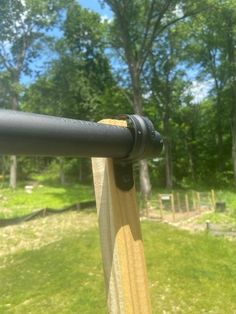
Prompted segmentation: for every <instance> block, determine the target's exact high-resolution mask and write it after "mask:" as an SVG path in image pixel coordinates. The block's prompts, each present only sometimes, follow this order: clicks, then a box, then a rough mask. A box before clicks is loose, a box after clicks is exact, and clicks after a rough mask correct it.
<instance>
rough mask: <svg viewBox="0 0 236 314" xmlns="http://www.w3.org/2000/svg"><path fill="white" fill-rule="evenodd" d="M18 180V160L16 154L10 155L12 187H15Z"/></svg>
mask: <svg viewBox="0 0 236 314" xmlns="http://www.w3.org/2000/svg"><path fill="white" fill-rule="evenodd" d="M16 182H17V160H16V156H10V187H11V188H13V189H15V188H16Z"/></svg>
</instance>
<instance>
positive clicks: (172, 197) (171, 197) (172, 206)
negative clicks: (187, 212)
mask: <svg viewBox="0 0 236 314" xmlns="http://www.w3.org/2000/svg"><path fill="white" fill-rule="evenodd" d="M170 201H171V210H172V217H173V221H175V201H174V195H173V193H172V194H170Z"/></svg>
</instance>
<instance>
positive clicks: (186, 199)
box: [185, 193, 189, 213]
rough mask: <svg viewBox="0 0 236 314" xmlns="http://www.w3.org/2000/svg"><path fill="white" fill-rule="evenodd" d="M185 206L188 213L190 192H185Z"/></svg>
mask: <svg viewBox="0 0 236 314" xmlns="http://www.w3.org/2000/svg"><path fill="white" fill-rule="evenodd" d="M185 207H186V211H187V213H189V200H188V194H187V193H186V194H185Z"/></svg>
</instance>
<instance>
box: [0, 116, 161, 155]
mask: <svg viewBox="0 0 236 314" xmlns="http://www.w3.org/2000/svg"><path fill="white" fill-rule="evenodd" d="M130 117H133V118H130ZM125 118H126V119H127V120H129V121H131V123H129V124H130V125H129V127H128V128H123V127H118V126H111V125H105V124H100V123H95V122H87V121H80V120H73V119H66V118H58V117H52V116H46V115H39V114H33V113H23V112H19V111H11V110H0V154H1V155H11V154H12V155H43V156H81V157H112V158H128V159H129V158H130V159H136V158H139V157H142V156H141V155H143V154H144V153H145V149H144V144H145V143H143V144H142V145H141V143H140V140H139V141H137V138H138V137H140V136H141V134H139V135H138V133H140V132H142V133H143V134H142V135H143V136H144V137H143V136H141V137H143V138H144V139H145V141H146V140H147V134H146V133H149V131H148V123H147V122H145V121H146V120H145V118H141V117H139V116H125ZM132 119H133V120H135V121H136V120H137V121H139V120H140V121H139V123H138V122H137V124H140V123H141V122H142V121H144V125H147V127H146V131H145V130H141V129H140V130H138V128H139V126H137V127H136V126H135V123H134V122H133V121H132ZM141 124H142V123H141ZM141 128H142V127H141ZM144 129H145V128H144ZM152 132H153V130H152ZM151 137H153V135H152V136H151ZM135 143H136V144H135ZM156 144H157V143H156ZM135 145H136V146H137V145H138V146H140V145H141V146H142V148H141V150H140V149H139V152H137V147H136V148H135ZM158 145H159V146H160V145H161V144H160V143H158ZM159 146H158V151H159V150H160V147H159ZM156 150H157V149H156ZM138 154H139V156H137V155H138ZM155 155H156V153H155Z"/></svg>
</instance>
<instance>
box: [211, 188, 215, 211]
mask: <svg viewBox="0 0 236 314" xmlns="http://www.w3.org/2000/svg"><path fill="white" fill-rule="evenodd" d="M211 200H212V201H211V202H212V209H213V210H215V208H216V199H215V191H214V190H211Z"/></svg>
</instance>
